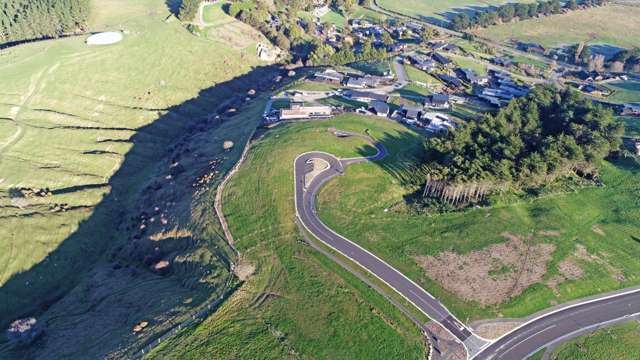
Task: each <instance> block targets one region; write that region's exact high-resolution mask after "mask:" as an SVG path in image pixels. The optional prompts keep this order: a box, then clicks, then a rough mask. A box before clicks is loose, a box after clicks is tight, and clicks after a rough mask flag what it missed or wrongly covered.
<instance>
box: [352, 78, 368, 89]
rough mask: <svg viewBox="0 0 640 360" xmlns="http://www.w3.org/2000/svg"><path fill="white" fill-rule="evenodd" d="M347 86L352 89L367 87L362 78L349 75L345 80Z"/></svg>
mask: <svg viewBox="0 0 640 360" xmlns="http://www.w3.org/2000/svg"><path fill="white" fill-rule="evenodd" d="M347 87H350V88H354V89H364V88H366V87H367V83H366V81H365V80H364V78H359V77H350V78H349V80H348V81H347Z"/></svg>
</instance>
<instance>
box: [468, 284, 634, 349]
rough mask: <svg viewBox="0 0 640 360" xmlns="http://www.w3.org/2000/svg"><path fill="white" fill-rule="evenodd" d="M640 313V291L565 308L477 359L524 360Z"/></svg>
mask: <svg viewBox="0 0 640 360" xmlns="http://www.w3.org/2000/svg"><path fill="white" fill-rule="evenodd" d="M637 313H640V292H638V291H637V292H634V293H630V294H625V295H619V296H616V297H613V298H609V299H602V300H597V301H594V302H589V303H583V304H581V305H576V306H571V307H568V308H564V309H562V310H559V311H557V312H554V313H551V314H548V315H545V316H543V317H540V318H538V319H537V320H533V321H532V322H529V323H527V324H526V325H524V326H523V327H521V328H519V329H517V330H516V331H514V332H513V333H511V334H507V335H506V336H504V337H502V338H500V339H499V340H498V341H496V342H494V343H492V344H491V345H489V346H488V347H486V348H484V349H483V350H482V351H481V352H480V353H479V354H478V355H477V356H476V357H475V358H474V359H478V360H489V359H493V360H498V359H500V360H520V359H525V358H526V357H527V356H529V355H532V353H534V352H536V351H538V350H539V349H541V348H543V347H545V346H546V345H548V344H550V343H552V342H554V341H557V340H558V339H562V338H563V337H567V339H568V338H569V337H570V335H571V334H572V333H574V332H577V331H580V330H582V329H585V328H590V327H594V326H595V325H598V324H602V323H606V322H609V321H611V320H614V319H624V318H626V317H628V318H629V320H631V316H632V315H635V314H637Z"/></svg>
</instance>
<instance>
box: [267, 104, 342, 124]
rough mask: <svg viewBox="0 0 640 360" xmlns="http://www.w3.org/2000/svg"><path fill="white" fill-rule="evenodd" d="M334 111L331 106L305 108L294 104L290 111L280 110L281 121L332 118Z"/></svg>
mask: <svg viewBox="0 0 640 360" xmlns="http://www.w3.org/2000/svg"><path fill="white" fill-rule="evenodd" d="M332 113H333V110H332V109H331V107H330V106H324V105H313V106H304V105H302V104H299V103H292V104H291V105H290V108H289V109H280V115H279V118H280V120H296V119H314V118H327V117H331V115H332Z"/></svg>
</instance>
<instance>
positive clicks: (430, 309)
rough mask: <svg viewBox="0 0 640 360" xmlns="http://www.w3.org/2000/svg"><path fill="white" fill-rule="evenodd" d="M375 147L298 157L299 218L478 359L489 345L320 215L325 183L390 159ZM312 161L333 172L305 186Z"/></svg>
mask: <svg viewBox="0 0 640 360" xmlns="http://www.w3.org/2000/svg"><path fill="white" fill-rule="evenodd" d="M374 145H375V146H376V148H377V149H378V153H377V154H376V155H374V156H371V157H368V158H353V159H342V160H339V159H338V158H336V157H335V156H333V155H331V154H327V153H322V152H310V153H305V154H302V155H300V156H298V157H297V158H296V160H295V162H294V177H295V205H296V215H297V216H298V218H299V219H300V221H301V223H302V224H303V226H304V227H305V228H306V229H307V230H308V231H309V232H310V233H311V234H313V235H314V236H315V237H317V238H318V239H320V240H321V241H322V242H323V243H324V244H326V245H328V246H329V247H331V248H333V249H334V250H336V251H338V252H339V253H341V254H342V255H344V256H346V257H348V258H349V259H351V260H352V261H354V262H355V263H357V264H359V265H360V266H361V267H363V268H365V269H366V270H367V271H369V272H370V273H371V274H373V275H374V276H376V277H377V278H378V279H380V280H382V281H383V282H384V283H386V284H387V285H389V286H390V287H391V288H393V289H394V290H395V291H397V292H398V293H399V294H400V295H402V296H403V297H404V298H406V299H407V300H408V301H410V302H411V303H412V304H413V305H414V306H415V307H416V308H418V309H419V310H420V311H422V312H423V313H424V314H425V315H427V316H428V317H429V318H430V319H432V320H434V321H436V322H438V323H440V324H441V325H442V326H443V327H444V328H446V329H447V330H448V331H449V332H451V334H453V335H454V336H455V337H456V338H457V339H459V340H460V342H461V343H463V344H464V346H465V347H466V349H467V352H468V353H469V354H470V356H472V355H475V354H476V353H478V352H479V351H480V349H482V348H483V347H484V346H486V345H487V341H485V340H483V339H481V338H479V337H478V336H476V335H475V334H473V333H472V332H471V331H470V330H469V329H468V328H467V327H466V326H465V325H464V324H463V323H462V322H460V321H459V320H458V319H456V318H455V316H453V314H451V312H449V310H447V308H445V307H444V305H442V303H440V302H439V301H438V300H436V299H435V298H434V297H433V296H432V295H431V294H429V293H428V292H427V291H425V290H424V289H423V288H422V287H420V286H419V285H417V284H416V283H415V282H413V281H411V280H410V279H409V278H407V277H406V276H404V275H403V274H402V273H400V272H399V271H398V270H396V269H395V268H393V267H392V266H391V265H389V264H387V263H386V262H384V261H382V260H381V259H380V258H378V257H377V256H375V255H373V254H372V253H370V252H368V251H367V250H365V249H363V248H362V247H360V246H358V245H357V244H355V243H353V242H351V241H350V240H348V239H346V238H344V237H342V236H341V235H339V234H337V233H335V232H334V231H332V230H331V229H330V228H329V227H327V226H326V225H325V224H324V223H323V222H322V221H321V220H320V219H319V217H318V215H317V214H316V208H315V198H316V195H317V193H318V190H319V189H320V187H321V186H322V185H323V184H324V183H326V182H327V181H328V180H330V179H332V178H333V177H335V176H338V175H342V174H343V171H344V167H345V166H347V165H350V164H355V163H360V162H365V161H375V160H379V159H382V158H383V157H384V156H385V155H386V150H385V148H384V147H383V146H382V145H380V144H377V143H375V144H374ZM312 159H322V160H324V161H326V162H327V163H329V168H328V169H326V170H324V171H322V172H321V173H319V174H318V175H316V176H315V177H314V178H313V179H312V180H311V182H310V184H305V174H307V173H308V172H309V171H310V170H311V166H310V163H311V160H312Z"/></svg>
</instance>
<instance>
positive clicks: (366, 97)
mask: <svg viewBox="0 0 640 360" xmlns="http://www.w3.org/2000/svg"><path fill="white" fill-rule="evenodd" d="M345 96H346V97H348V98H349V99H351V100H355V101H360V102H366V103H368V102H371V101H382V102H387V100H389V96H388V95H386V94H378V93H374V92H369V91H356V90H353V91H345Z"/></svg>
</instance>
